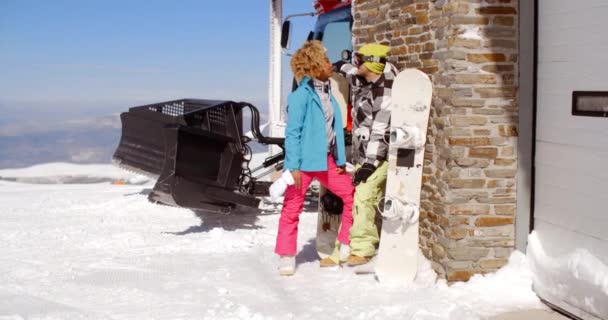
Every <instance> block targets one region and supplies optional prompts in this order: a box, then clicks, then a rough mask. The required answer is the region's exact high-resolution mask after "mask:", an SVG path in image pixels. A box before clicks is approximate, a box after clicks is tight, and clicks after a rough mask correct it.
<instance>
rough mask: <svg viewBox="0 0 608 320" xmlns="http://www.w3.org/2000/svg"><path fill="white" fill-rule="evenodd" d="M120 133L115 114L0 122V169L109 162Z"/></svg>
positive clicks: (255, 148)
mask: <svg viewBox="0 0 608 320" xmlns="http://www.w3.org/2000/svg"><path fill="white" fill-rule="evenodd" d="M244 118H245V119H244V120H243V122H244V129H245V131H248V130H249V128H250V125H249V122H250V120H249V119H250V116H249V113H248V112H246V113H245V116H244ZM262 118H263V119H261V121H262V123H264V122H266V116H265V115H263V116H262ZM120 134H121V123H120V117H119V115H118V114H114V115H109V116H101V117H91V118H89V119H75V120H65V121H55V122H47V121H44V120H23V121H17V122H15V121H12V122H0V169H4V168H23V167H29V166H31V165H35V164H40V163H48V162H72V163H82V164H89V163H109V162H110V161H111V159H112V155H113V153H114V150H115V149H116V147H117V145H118V142H119V140H120ZM250 145H251V147H252V149H253V151H254V152H262V151H264V150H266V147H265V146H262V145H258V144H253V143H252V144H250Z"/></svg>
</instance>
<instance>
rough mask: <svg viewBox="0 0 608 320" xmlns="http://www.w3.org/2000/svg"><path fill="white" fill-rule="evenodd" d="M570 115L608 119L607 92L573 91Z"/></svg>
mask: <svg viewBox="0 0 608 320" xmlns="http://www.w3.org/2000/svg"><path fill="white" fill-rule="evenodd" d="M572 115H574V116H585V117H604V118H608V91H573V92H572Z"/></svg>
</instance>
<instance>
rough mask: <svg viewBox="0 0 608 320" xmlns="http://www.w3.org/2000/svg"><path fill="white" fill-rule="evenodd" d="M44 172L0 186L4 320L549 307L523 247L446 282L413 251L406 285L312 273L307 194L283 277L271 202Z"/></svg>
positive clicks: (385, 315)
mask: <svg viewBox="0 0 608 320" xmlns="http://www.w3.org/2000/svg"><path fill="white" fill-rule="evenodd" d="M43 168H44V170H40V167H32V168H25V169H19V170H0V177H3V178H6V177H10V178H11V179H9V180H11V181H6V180H0V253H1V254H0V319H428V320H431V319H433V320H438V319H484V318H486V317H488V316H491V315H495V314H500V313H504V312H508V311H515V310H524V309H542V308H545V307H544V306H543V305H542V303H541V302H540V301H539V299H538V298H537V297H536V295H535V294H534V293H533V292H532V290H531V282H532V275H531V273H530V271H529V269H528V266H527V262H526V258H525V256H524V255H523V254H521V253H518V252H516V253H514V254H513V255H512V256H511V258H510V261H509V264H508V265H507V266H506V267H504V268H502V269H501V270H500V271H498V272H497V273H495V274H488V275H486V276H475V277H473V278H472V279H471V280H470V281H469V282H468V283H457V284H454V285H452V286H448V285H447V284H446V283H445V281H443V280H441V281H436V279H435V273H434V271H433V270H432V268H431V267H430V263H429V262H428V260H426V259H424V258H423V257H422V256H421V259H420V260H421V262H420V264H419V268H420V271H419V274H418V277H417V279H416V281H415V282H414V283H413V284H412V285H411V286H409V287H387V286H383V285H380V284H379V283H378V282H377V281H376V280H375V279H374V277H373V275H363V276H361V275H355V274H354V273H353V272H352V270H351V269H349V268H341V269H337V270H326V269H320V268H319V267H318V258H317V256H316V251H315V247H314V236H315V232H316V214H315V210H316V207H317V206H316V203H314V202H310V203H307V204H306V205H305V212H304V213H303V214H302V216H301V222H300V233H299V238H298V248H299V254H298V256H297V272H296V275H295V276H293V277H280V276H278V273H277V271H276V264H277V262H278V259H277V257H276V256H275V254H274V253H273V248H274V241H275V236H276V229H277V223H278V218H279V210H280V206H279V205H275V204H271V203H268V202H264V203H263V205H262V207H261V209H258V210H256V209H248V210H240V212H237V213H232V214H229V215H226V214H219V213H203V212H197V213H195V212H193V211H191V210H187V209H180V208H172V207H167V206H161V205H154V204H152V203H149V202H148V201H147V198H146V197H147V192H148V191H149V189H150V188H152V186H153V184H152V182H150V181H147V180H145V178H143V177H138V176H135V175H133V174H131V173H128V172H125V171H122V170H118V169H116V168H114V167H112V166H111V165H95V166H79V165H70V164H48V165H45V166H43ZM41 177H46V179H38V178H41ZM49 177H63V178H62V179H63V180H62V179H58V180H54V181H55V183H51V181H53V179H49ZM66 177H68V178H70V179H68V180H69V181H72V182H74V181H76V182H77V181H82V180H79V179H81V178H86V177H97V178H100V177H101V178H104V177H105V178H107V180H108V182H99V183H88V184H83V183H69V184H66V183H64V181H66V180H65V179H67V178H66ZM74 177H78V179H72V178H74ZM19 178H28V179H29V180H28V181H30V183H23V182H17V181H20V179H19ZM117 179H121V180H123V181H136V182H137V183H138V184H128V183H127V184H120V185H116V184H112V183H111V181H113V180H117ZM21 181H22V180H21ZM40 181H44V184H41V183H32V182H40ZM146 181H147V182H146Z"/></svg>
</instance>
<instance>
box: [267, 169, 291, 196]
mask: <svg viewBox="0 0 608 320" xmlns="http://www.w3.org/2000/svg"><path fill="white" fill-rule="evenodd" d="M294 183H295V181H294V180H293V176H292V175H291V172H289V170H285V171H284V172H283V174H282V175H281V176H280V177H279V178H278V179H277V180H276V181H275V182H273V183H272V184H271V185H270V188H268V192H269V193H270V198H271V199H272V202H278V201H279V198H280V197H281V196H282V195H283V193H285V189H287V186H291V185H293V184H294Z"/></svg>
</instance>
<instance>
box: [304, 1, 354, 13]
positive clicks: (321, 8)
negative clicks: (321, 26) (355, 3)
mask: <svg viewBox="0 0 608 320" xmlns="http://www.w3.org/2000/svg"><path fill="white" fill-rule="evenodd" d="M350 1H351V0H345V1H340V0H317V1H315V2H313V3H312V7H313V8H314V9H315V11H316V12H317V14H323V13H326V12H329V11H332V10H335V9H338V8H341V7H344V6H348V5H350Z"/></svg>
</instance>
